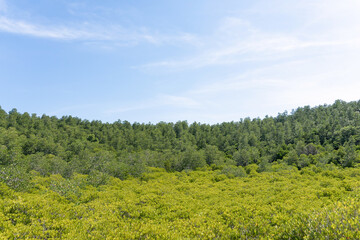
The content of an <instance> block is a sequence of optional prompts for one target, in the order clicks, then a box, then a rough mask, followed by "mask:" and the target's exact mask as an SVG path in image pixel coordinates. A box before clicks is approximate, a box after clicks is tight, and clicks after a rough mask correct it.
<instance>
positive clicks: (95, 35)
mask: <svg viewBox="0 0 360 240" xmlns="http://www.w3.org/2000/svg"><path fill="white" fill-rule="evenodd" d="M0 1H1V0H0ZM0 3H1V2H0ZM0 7H1V4H0ZM76 25H77V24H73V26H69V25H62V26H48V25H42V24H35V23H31V22H29V21H23V20H14V19H12V18H8V17H5V16H0V31H1V32H7V33H12V34H19V35H26V36H32V37H40V38H49V39H58V40H80V41H86V42H88V41H90V42H91V41H93V42H94V41H95V42H96V41H107V42H113V43H115V44H117V45H124V44H125V45H128V44H137V43H139V42H147V43H150V44H155V45H161V44H176V43H186V44H193V43H194V44H195V43H196V41H197V40H196V37H195V36H193V35H191V34H189V33H179V34H177V35H166V34H160V33H152V32H151V31H150V30H147V29H146V28H142V29H139V30H130V29H125V28H123V27H121V26H119V25H112V26H106V27H104V26H102V25H98V24H90V23H84V24H78V25H77V26H76Z"/></svg>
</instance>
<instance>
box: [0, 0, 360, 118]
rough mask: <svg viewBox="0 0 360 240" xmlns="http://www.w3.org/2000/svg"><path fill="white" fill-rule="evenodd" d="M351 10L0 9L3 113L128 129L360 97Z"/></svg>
mask: <svg viewBox="0 0 360 240" xmlns="http://www.w3.org/2000/svg"><path fill="white" fill-rule="evenodd" d="M359 12H360V1H358V0H342V1H337V0H312V1H310V0H302V1H297V0H272V1H268V0H263V1H262V0H251V1H250V0H249V1H238V0H222V1H214V0H197V1H190V0H182V1H178V0H173V1H169V0H167V1H165V0H164V1H160V0H154V1H145V0H137V1H118V0H117V1H115V0H106V1H95V0H86V1H85V0H71V1H70V0H36V1H29V0H11V1H10V0H0V86H1V88H0V89H1V90H0V106H1V107H2V108H3V109H5V110H6V111H9V110H11V109H12V108H17V109H18V111H19V112H29V113H36V114H38V115H42V114H43V113H45V114H47V115H56V116H58V117H61V116H64V115H72V116H77V117H80V118H83V119H88V120H101V121H103V122H113V121H116V120H118V119H120V120H128V121H130V122H135V121H136V122H145V123H147V122H152V123H156V122H159V121H166V122H176V121H178V120H187V121H188V122H193V121H198V122H203V123H219V122H223V121H238V120H239V119H240V118H245V117H251V118H254V117H264V116H265V115H271V116H276V115H277V114H278V113H279V112H284V111H285V110H288V111H291V110H292V109H294V108H297V107H298V106H304V105H310V106H316V105H320V104H325V103H326V104H331V103H333V102H334V101H335V100H336V99H342V100H345V101H352V100H359V99H360V91H359V89H360V78H359V77H360V67H359V66H360V27H359V26H360V15H359V14H358V13H359Z"/></svg>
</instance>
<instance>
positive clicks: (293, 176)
mask: <svg viewBox="0 0 360 240" xmlns="http://www.w3.org/2000/svg"><path fill="white" fill-rule="evenodd" d="M219 173H220V174H219ZM358 173H359V170H358V169H346V170H333V171H317V170H316V169H312V168H309V169H305V170H302V171H298V170H295V169H290V170H279V171H278V172H267V173H266V172H263V173H259V174H254V175H252V177H234V175H233V174H229V175H228V176H227V175H226V174H221V172H220V170H216V171H188V172H175V173H167V172H165V171H163V170H159V169H155V168H152V169H150V170H149V171H148V172H147V173H146V174H144V175H143V177H142V178H133V179H128V180H124V181H122V180H119V179H117V178H110V179H109V180H108V181H107V184H105V185H99V186H97V185H96V184H95V186H94V184H93V180H92V179H91V178H89V177H88V176H86V175H75V176H74V177H73V178H71V179H64V178H62V177H61V176H60V175H52V176H50V177H41V176H37V177H34V180H33V182H32V184H33V187H32V189H31V190H30V191H27V192H14V191H13V190H10V189H9V188H8V187H7V186H6V185H4V184H0V239H341V238H343V239H346V238H350V239H358V238H359V237H360V236H359V231H358V230H359V225H360V224H359V207H360V201H359V200H358V198H357V194H358V188H359V178H360V175H359V174H358ZM220 178H221V179H220ZM216 179H217V180H216Z"/></svg>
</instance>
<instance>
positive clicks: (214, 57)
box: [137, 0, 360, 72]
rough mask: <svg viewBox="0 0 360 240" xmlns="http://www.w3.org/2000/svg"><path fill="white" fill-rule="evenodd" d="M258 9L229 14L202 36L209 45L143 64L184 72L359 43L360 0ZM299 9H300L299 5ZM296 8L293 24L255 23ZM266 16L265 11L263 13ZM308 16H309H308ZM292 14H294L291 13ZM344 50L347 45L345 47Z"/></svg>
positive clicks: (145, 67) (277, 4) (277, 3)
mask: <svg viewBox="0 0 360 240" xmlns="http://www.w3.org/2000/svg"><path fill="white" fill-rule="evenodd" d="M258 2H259V4H255V6H254V9H252V11H251V10H248V12H250V13H251V14H250V17H249V16H247V17H248V18H247V19H246V20H244V19H243V18H241V17H234V16H228V17H224V18H223V19H222V20H221V21H220V23H219V25H218V26H217V28H216V29H215V30H214V32H213V33H212V34H210V35H208V36H202V37H201V38H200V39H201V41H202V42H203V43H204V46H205V47H202V50H200V51H198V52H196V53H195V54H192V55H188V56H187V57H183V58H181V59H174V58H173V59H167V60H163V61H157V62H151V63H148V64H144V65H142V66H138V67H137V68H139V69H143V70H146V71H154V72H156V71H161V70H162V69H166V71H169V70H173V71H183V70H187V69H198V68H204V67H210V66H223V65H234V64H239V63H246V62H254V61H269V60H270V61H274V60H278V59H283V60H286V59H289V58H292V57H297V58H299V57H302V56H305V55H306V56H309V54H310V55H314V54H315V55H316V54H319V52H321V51H322V52H323V53H330V52H331V51H336V50H339V49H341V48H347V49H351V48H359V46H360V29H359V28H358V25H359V24H360V17H359V15H358V9H359V8H360V3H359V2H358V1H355V0H345V3H344V2H339V1H334V0H329V1H327V0H326V1H325V0H320V1H317V2H314V1H307V0H306V1H303V2H297V1H290V2H291V3H287V2H284V1H281V0H278V1H274V2H271V7H269V8H266V10H265V9H264V5H265V7H266V6H267V4H266V3H264V1H258ZM299 9H300V10H299ZM288 12H290V13H293V15H294V16H293V18H294V19H295V20H294V22H299V21H301V24H298V23H296V24H295V23H293V24H292V25H294V26H293V27H292V29H291V30H290V31H289V30H288V29H286V28H285V29H284V28H283V29H282V28H278V29H276V28H275V29H272V31H270V30H268V29H266V28H264V27H263V26H262V25H259V24H256V23H253V22H252V21H251V19H252V18H254V16H255V18H256V17H263V18H266V17H267V18H271V17H273V16H272V15H274V16H276V15H281V14H283V15H284V14H285V13H286V14H287V13H288ZM262 15H263V16H262ZM302 15H304V16H305V17H303V16H302ZM287 18H289V17H287ZM341 50H342V49H341Z"/></svg>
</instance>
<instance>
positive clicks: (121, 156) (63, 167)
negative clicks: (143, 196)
mask: <svg viewBox="0 0 360 240" xmlns="http://www.w3.org/2000/svg"><path fill="white" fill-rule="evenodd" d="M359 109H360V101H358V102H349V103H347V102H344V101H341V100H337V101H336V102H335V103H334V104H332V105H321V106H317V107H314V108H310V107H309V106H306V107H302V108H298V109H296V110H293V111H292V112H291V113H290V114H288V113H287V112H284V113H282V114H279V115H278V116H277V117H265V118H263V119H260V118H255V119H250V118H245V119H240V121H238V122H226V123H221V124H215V125H209V124H201V123H197V122H194V123H191V124H189V123H187V122H186V121H179V122H176V123H165V122H160V123H157V124H150V123H149V124H140V123H136V122H135V123H132V124H131V123H130V122H128V121H120V120H119V121H116V122H114V123H102V122H101V121H88V120H82V119H80V118H76V117H71V116H65V117H62V118H57V117H50V116H46V115H42V116H41V117H40V116H37V115H36V114H32V115H30V114H28V113H26V112H25V113H19V112H18V111H17V110H16V109H13V110H11V111H10V112H8V113H7V112H6V111H4V110H2V109H1V108H0V181H4V182H6V183H7V184H8V185H10V186H12V185H14V186H13V187H14V188H16V187H17V186H18V185H19V186H18V187H20V186H22V184H26V182H27V181H26V176H30V175H31V174H35V173H36V174H40V175H43V176H46V175H50V174H61V175H62V176H64V177H71V176H72V175H73V173H75V172H76V173H80V174H87V175H89V176H92V177H93V178H94V181H97V182H98V183H99V184H101V182H102V181H104V179H106V178H107V177H108V176H114V177H118V178H120V179H125V178H127V177H129V176H135V177H138V176H141V175H142V174H143V173H144V172H145V171H146V169H147V167H158V168H164V169H166V170H167V171H169V172H172V171H182V170H185V169H192V170H194V169H199V168H200V169H201V168H204V169H205V168H208V167H211V168H212V169H222V168H224V166H227V167H228V166H240V167H246V166H248V165H250V166H253V167H254V168H256V169H257V171H271V170H272V169H274V165H279V164H280V165H282V166H284V165H291V166H295V167H297V168H298V169H301V168H304V167H307V166H309V165H311V164H314V165H317V166H320V167H321V166H327V165H328V164H334V165H338V166H341V167H354V166H356V164H358V163H359V162H360V158H359V149H360V147H359V145H360V144H359V143H360V112H359ZM254 164H256V166H255V165H254ZM232 169H235V168H234V167H232ZM240 172H242V171H240ZM27 174H28V175H27Z"/></svg>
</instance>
